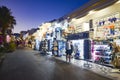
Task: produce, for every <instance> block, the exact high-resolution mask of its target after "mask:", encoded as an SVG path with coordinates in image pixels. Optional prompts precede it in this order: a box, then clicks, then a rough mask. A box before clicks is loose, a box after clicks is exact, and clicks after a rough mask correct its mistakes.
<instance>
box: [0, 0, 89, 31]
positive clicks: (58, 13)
mask: <svg viewBox="0 0 120 80" xmlns="http://www.w3.org/2000/svg"><path fill="white" fill-rule="evenodd" d="M88 1H90V0H0V6H2V5H4V6H7V7H8V8H9V9H11V12H12V15H13V16H14V17H15V19H16V22H17V25H16V26H14V33H16V32H17V33H19V32H20V31H27V30H30V29H31V28H37V27H38V26H39V25H40V24H42V23H43V22H47V21H51V20H53V19H58V18H60V17H62V16H64V15H66V14H68V13H70V12H72V11H73V10H75V9H77V8H79V7H80V6H82V5H84V4H85V3H87V2H88Z"/></svg>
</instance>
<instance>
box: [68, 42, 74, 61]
mask: <svg viewBox="0 0 120 80" xmlns="http://www.w3.org/2000/svg"><path fill="white" fill-rule="evenodd" d="M72 52H73V45H72V42H71V41H69V40H67V42H66V62H68V59H69V62H71V55H72Z"/></svg>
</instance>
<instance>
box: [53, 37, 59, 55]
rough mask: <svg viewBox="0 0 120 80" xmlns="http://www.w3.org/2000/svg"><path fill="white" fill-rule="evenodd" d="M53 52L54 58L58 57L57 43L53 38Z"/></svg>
mask: <svg viewBox="0 0 120 80" xmlns="http://www.w3.org/2000/svg"><path fill="white" fill-rule="evenodd" d="M53 52H54V55H55V56H59V53H58V42H57V40H56V38H54V41H53Z"/></svg>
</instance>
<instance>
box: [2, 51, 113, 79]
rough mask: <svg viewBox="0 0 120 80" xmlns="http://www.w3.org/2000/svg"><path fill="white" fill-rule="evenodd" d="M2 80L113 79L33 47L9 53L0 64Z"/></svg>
mask: <svg viewBox="0 0 120 80" xmlns="http://www.w3.org/2000/svg"><path fill="white" fill-rule="evenodd" d="M0 80H111V79H109V78H106V77H103V76H101V75H98V74H95V73H93V72H90V71H88V70H86V69H82V68H80V67H77V66H75V65H73V64H70V63H66V62H64V61H60V60H57V59H55V58H54V57H50V56H43V55H40V53H39V52H38V51H33V50H31V49H18V50H16V51H15V52H13V53H8V54H7V56H6V59H5V60H4V62H3V64H2V66H0Z"/></svg>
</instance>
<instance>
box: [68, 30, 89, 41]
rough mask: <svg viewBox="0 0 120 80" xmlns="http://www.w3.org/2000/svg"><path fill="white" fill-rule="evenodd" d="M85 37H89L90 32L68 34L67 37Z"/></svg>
mask: <svg viewBox="0 0 120 80" xmlns="http://www.w3.org/2000/svg"><path fill="white" fill-rule="evenodd" d="M85 38H89V32H82V33H76V34H69V35H68V36H67V39H69V40H76V39H85Z"/></svg>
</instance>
